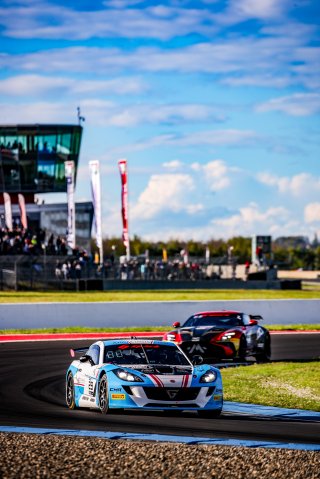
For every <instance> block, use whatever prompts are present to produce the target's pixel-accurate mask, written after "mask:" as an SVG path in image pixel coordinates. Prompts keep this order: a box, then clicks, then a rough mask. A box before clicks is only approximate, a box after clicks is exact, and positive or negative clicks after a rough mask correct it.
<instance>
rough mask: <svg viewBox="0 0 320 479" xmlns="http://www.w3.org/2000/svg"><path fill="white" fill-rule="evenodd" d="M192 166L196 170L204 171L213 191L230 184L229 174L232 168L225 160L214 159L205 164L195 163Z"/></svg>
mask: <svg viewBox="0 0 320 479" xmlns="http://www.w3.org/2000/svg"><path fill="white" fill-rule="evenodd" d="M191 168H192V169H193V170H194V171H202V172H203V173H204V175H205V180H206V182H207V184H208V186H209V189H210V190H211V191H218V190H223V189H225V188H227V187H228V186H230V183H231V182H230V178H229V176H228V175H229V174H230V171H231V169H230V168H229V167H228V166H227V164H226V163H225V162H224V161H223V160H213V161H210V162H209V163H207V164H205V165H201V164H200V163H193V164H192V165H191Z"/></svg>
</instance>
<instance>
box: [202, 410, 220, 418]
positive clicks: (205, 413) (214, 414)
mask: <svg viewBox="0 0 320 479" xmlns="http://www.w3.org/2000/svg"><path fill="white" fill-rule="evenodd" d="M221 411H222V408H221V409H211V410H210V409H202V410H200V411H198V416H199V417H206V418H208V419H216V418H218V417H220V414H221Z"/></svg>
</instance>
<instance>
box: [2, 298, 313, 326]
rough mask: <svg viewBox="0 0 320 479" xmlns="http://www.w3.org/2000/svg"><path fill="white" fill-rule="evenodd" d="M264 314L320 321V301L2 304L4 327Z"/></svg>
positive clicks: (277, 320)
mask: <svg viewBox="0 0 320 479" xmlns="http://www.w3.org/2000/svg"><path fill="white" fill-rule="evenodd" d="M219 309H235V310H239V311H244V312H247V313H251V314H261V315H262V316H263V318H264V319H265V323H266V324H299V323H312V324H316V323H320V300H318V299H314V300H308V301H304V300H270V301H262V300H256V301H245V300H244V301H172V302H171V301H168V302H132V303H131V302H127V303H125V302H119V303H117V302H112V303H110V302H106V303H49V304H48V303H36V304H30V303H29V304H1V305H0V329H10V328H13V329H17V328H48V327H63V326H91V327H124V326H141V327H142V329H143V326H147V325H153V326H166V325H168V326H169V325H171V324H172V322H173V321H180V322H183V321H184V320H185V319H187V318H188V317H189V316H190V315H191V314H193V313H195V312H199V311H208V310H219Z"/></svg>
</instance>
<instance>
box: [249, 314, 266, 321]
mask: <svg viewBox="0 0 320 479" xmlns="http://www.w3.org/2000/svg"><path fill="white" fill-rule="evenodd" d="M249 316H250V319H255V320H256V321H261V319H263V317H262V316H260V314H249Z"/></svg>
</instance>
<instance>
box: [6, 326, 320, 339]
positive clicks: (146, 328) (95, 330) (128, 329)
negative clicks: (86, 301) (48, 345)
mask: <svg viewBox="0 0 320 479" xmlns="http://www.w3.org/2000/svg"><path fill="white" fill-rule="evenodd" d="M264 326H266V327H267V329H270V330H271V331H287V330H290V331H309V330H310V329H313V330H317V331H320V324H290V325H288V326H285V325H282V324H276V325H267V324H266V325H264ZM170 328H171V324H168V326H132V327H126V328H90V327H86V326H68V327H65V328H41V329H40V328H38V329H0V334H51V333H123V332H139V331H154V332H155V333H157V332H164V331H168V330H169V329H170ZM156 336H157V335H156Z"/></svg>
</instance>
